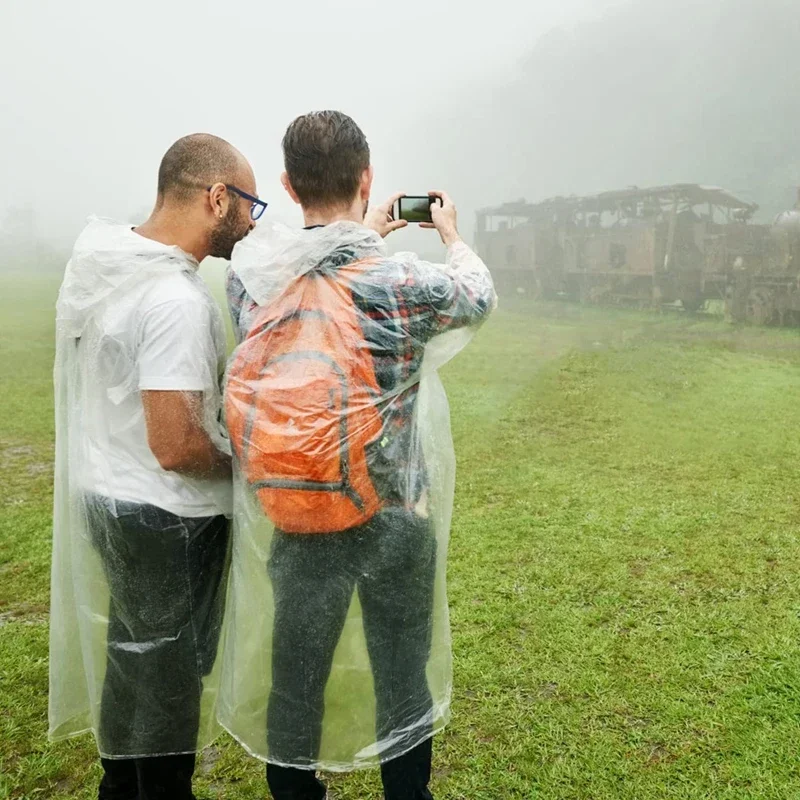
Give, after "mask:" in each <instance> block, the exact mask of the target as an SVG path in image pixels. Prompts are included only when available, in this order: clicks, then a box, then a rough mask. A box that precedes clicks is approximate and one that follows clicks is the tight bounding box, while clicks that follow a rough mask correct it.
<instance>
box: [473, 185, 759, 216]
mask: <svg viewBox="0 0 800 800" xmlns="http://www.w3.org/2000/svg"><path fill="white" fill-rule="evenodd" d="M676 199H677V200H678V202H683V203H686V204H688V205H690V206H697V205H701V204H703V203H711V204H712V205H715V206H718V207H720V208H729V209H732V210H742V211H747V212H749V213H751V214H752V213H755V212H756V211H757V210H758V206H757V205H756V204H755V203H748V202H746V201H744V200H740V199H739V198H738V197H735V196H734V195H733V194H731V193H730V192H728V191H726V190H725V189H721V188H719V187H718V186H701V185H700V184H696V183H676V184H672V185H671V186H653V187H650V188H647V189H640V188H639V187H638V186H631V187H629V188H627V189H620V190H618V191H613V192H603V193H601V194H595V195H587V196H584V197H580V196H578V195H570V196H568V197H551V198H549V199H547V200H543V201H541V202H539V203H526V202H525V201H524V200H518V201H516V202H514V203H504V204H503V205H500V206H495V207H493V208H484V209H481V210H480V211H479V212H478V213H479V214H484V215H486V216H513V217H535V216H538V215H540V214H542V213H549V212H552V211H559V210H563V211H573V212H575V211H586V212H600V211H615V210H616V209H617V208H619V206H620V205H621V204H623V203H629V202H633V201H639V200H650V201H651V202H655V203H659V204H664V205H671V204H673V203H674V202H675V200H676Z"/></svg>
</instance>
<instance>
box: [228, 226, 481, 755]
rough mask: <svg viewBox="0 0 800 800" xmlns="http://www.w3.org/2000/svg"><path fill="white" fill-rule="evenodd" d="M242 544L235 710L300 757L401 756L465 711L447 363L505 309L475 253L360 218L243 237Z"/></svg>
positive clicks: (237, 435)
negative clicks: (417, 251) (455, 662)
mask: <svg viewBox="0 0 800 800" xmlns="http://www.w3.org/2000/svg"><path fill="white" fill-rule="evenodd" d="M228 283H229V298H228V299H229V303H230V306H231V313H232V316H233V321H234V327H235V328H236V329H237V335H238V338H239V339H240V340H241V343H240V344H239V346H238V347H237V349H236V350H235V352H234V354H233V356H232V357H231V359H230V360H229V362H228V374H227V378H226V388H225V401H224V407H225V418H226V424H227V426H228V430H229V435H230V438H231V444H232V449H233V452H234V509H235V511H234V545H233V557H232V570H231V583H230V588H229V596H228V605H227V612H226V631H225V639H224V640H225V651H224V658H223V662H224V663H223V678H222V688H221V694H220V703H219V712H218V713H219V719H220V721H221V723H222V724H223V726H224V727H225V728H226V729H227V730H228V731H230V733H231V734H232V735H233V736H234V737H235V738H236V739H238V740H239V741H240V742H241V743H242V744H243V745H244V746H245V747H246V749H247V750H248V751H249V752H250V753H252V754H253V755H255V756H257V757H258V758H261V759H262V760H265V761H269V762H271V763H275V764H281V765H285V766H294V767H300V768H307V769H323V770H334V771H342V770H351V769H354V768H359V767H367V766H371V765H375V764H378V763H381V762H385V761H388V760H391V759H393V758H396V757H398V756H400V755H402V754H404V753H406V752H407V751H409V750H411V749H412V748H414V747H415V746H417V745H418V744H420V743H422V742H423V741H425V740H426V739H428V738H430V737H431V736H432V735H433V734H434V733H436V732H437V731H438V730H440V729H441V728H442V727H444V725H445V724H446V723H447V721H448V718H449V707H450V694H451V685H452V676H451V648H450V633H449V623H448V609H447V596H446V586H445V567H446V559H447V545H448V535H449V529H450V518H451V514H452V508H453V490H454V480H455V458H454V453H453V444H452V439H451V434H450V420H449V409H448V404H447V398H446V395H445V392H444V388H443V386H442V383H441V381H440V379H439V377H438V374H437V369H438V368H439V367H440V366H441V365H442V364H444V363H445V362H446V361H447V360H449V359H450V358H452V357H453V356H454V355H455V354H456V353H457V352H458V351H459V350H461V349H462V348H463V347H464V346H465V345H466V344H467V343H468V341H469V340H470V338H471V336H472V334H473V332H474V330H475V329H476V328H477V327H478V325H479V324H480V323H481V322H482V321H483V320H484V319H485V318H486V316H487V315H488V314H489V313H490V312H491V310H492V309H493V308H494V306H495V303H496V298H495V293H494V289H493V286H492V281H491V277H490V275H489V272H488V270H487V268H486V266H485V265H484V264H483V262H482V261H481V260H480V259H479V258H478V257H477V255H475V253H473V252H472V250H471V249H470V248H469V247H467V246H466V245H465V244H463V243H460V242H459V243H458V244H456V245H454V246H453V247H451V248H450V249H449V250H448V255H447V263H446V264H445V265H434V264H429V263H425V262H422V261H420V260H419V259H417V258H416V256H414V255H412V254H409V253H404V254H398V255H394V256H388V255H387V251H386V248H385V245H384V242H383V240H382V239H381V238H380V237H379V236H378V235H377V234H375V233H374V232H372V231H371V230H369V229H367V228H365V227H363V226H361V225H357V224H354V223H346V222H342V223H336V224H332V225H330V226H327V227H324V228H317V229H311V230H301V231H298V230H291V229H289V228H286V227H284V226H281V225H269V224H262V225H261V226H259V227H258V228H257V229H256V231H255V232H254V233H252V234H251V235H250V236H249V237H248V238H247V239H245V240H244V241H243V242H241V243H240V244H239V245H237V248H236V250H235V251H234V256H233V261H232V266H231V271H230V273H229V282H228Z"/></svg>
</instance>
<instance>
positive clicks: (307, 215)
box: [303, 199, 364, 228]
mask: <svg viewBox="0 0 800 800" xmlns="http://www.w3.org/2000/svg"><path fill="white" fill-rule="evenodd" d="M303 219H304V220H305V227H306V228H312V227H317V226H319V225H332V224H333V223H334V222H357V223H358V224H359V225H361V224H362V223H363V222H364V205H363V203H362V201H361V200H360V199H359V200H356V201H355V202H354V203H353V204H352V205H351V206H350V207H349V208H344V207H342V206H339V207H336V208H304V209H303Z"/></svg>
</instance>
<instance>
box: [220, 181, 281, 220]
mask: <svg viewBox="0 0 800 800" xmlns="http://www.w3.org/2000/svg"><path fill="white" fill-rule="evenodd" d="M213 188H214V187H213V186H208V187H207V188H206V191H207V192H210V191H211V190H212V189H213ZM225 188H226V189H227V190H228V191H229V192H233V193H234V194H238V195H239V197H243V198H244V199H245V200H249V201H250V202H251V203H252V205H251V206H250V219H252V220H253V222H256V221H257V220H259V219H261V215H262V214H263V213H264V212H265V211H266V210H267V205H268V203H265V202H264V201H263V200H259V199H258V198H257V197H253V195H251V194H247V192H243V191H242V190H241V189H240V188H239V187H238V186H234V185H233V184H231V183H226V184H225Z"/></svg>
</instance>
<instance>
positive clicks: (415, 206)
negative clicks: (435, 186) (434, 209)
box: [397, 194, 436, 222]
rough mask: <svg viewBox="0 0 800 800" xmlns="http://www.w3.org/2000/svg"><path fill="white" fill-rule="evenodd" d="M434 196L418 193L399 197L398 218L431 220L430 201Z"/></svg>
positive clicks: (431, 201)
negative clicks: (413, 195) (412, 195)
mask: <svg viewBox="0 0 800 800" xmlns="http://www.w3.org/2000/svg"><path fill="white" fill-rule="evenodd" d="M434 201H436V198H435V197H430V196H428V195H427V194H426V195H420V196H415V197H401V198H400V200H399V201H398V210H397V213H398V219H404V220H406V222H431V203H433V202H434Z"/></svg>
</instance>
